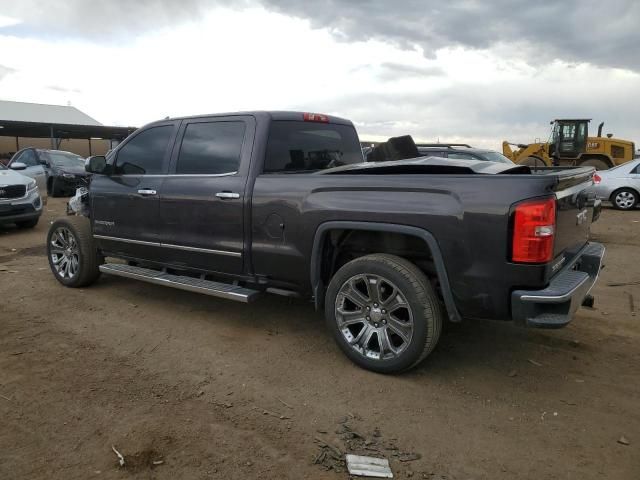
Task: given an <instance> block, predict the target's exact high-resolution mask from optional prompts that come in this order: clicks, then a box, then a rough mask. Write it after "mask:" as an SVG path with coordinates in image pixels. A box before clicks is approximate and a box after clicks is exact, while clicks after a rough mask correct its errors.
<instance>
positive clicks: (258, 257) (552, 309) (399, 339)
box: [47, 112, 604, 373]
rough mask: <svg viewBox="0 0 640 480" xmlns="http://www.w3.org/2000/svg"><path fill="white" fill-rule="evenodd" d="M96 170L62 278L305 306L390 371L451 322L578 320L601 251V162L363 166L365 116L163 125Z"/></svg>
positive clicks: (59, 238) (56, 229) (221, 118)
mask: <svg viewBox="0 0 640 480" xmlns="http://www.w3.org/2000/svg"><path fill="white" fill-rule="evenodd" d="M86 169H87V171H88V172H89V173H92V174H93V177H92V181H91V185H90V188H89V193H88V194H87V195H86V208H85V209H83V211H84V212H85V214H84V216H69V217H66V218H61V219H59V220H57V221H55V222H54V223H53V224H52V225H51V228H50V231H49V234H48V237H47V247H48V257H49V262H50V265H51V269H52V271H53V273H54V275H55V277H56V278H57V279H58V280H59V281H60V282H61V283H62V284H64V285H66V286H68V287H83V286H87V285H89V284H91V283H93V282H94V281H96V279H97V278H98V276H99V274H100V273H101V272H102V273H105V274H110V275H117V276H121V277H126V278H132V279H137V280H142V281H146V282H151V283H155V284H158V285H164V286H170V287H174V288H179V289H184V290H189V291H193V292H200V293H204V294H208V295H213V296H217V297H222V298H226V299H231V300H237V301H241V302H250V301H252V300H255V299H256V297H258V296H259V295H260V294H261V293H263V292H268V293H274V294H281V295H286V296H298V297H303V298H308V299H310V300H311V301H312V302H313V303H314V304H315V307H316V308H318V309H322V308H324V311H325V314H326V320H327V323H328V326H329V329H330V330H331V332H332V333H333V335H334V337H335V339H336V341H337V343H338V345H339V346H340V348H341V349H342V350H343V351H344V353H345V354H346V355H347V356H348V357H349V358H350V359H351V360H353V361H354V362H355V363H357V364H358V365H360V366H362V367H364V368H367V369H370V370H374V371H378V372H385V373H386V372H397V371H401V370H405V369H408V368H411V367H412V366H414V365H416V364H418V363H419V362H420V361H421V360H423V359H424V358H425V357H426V356H427V355H428V354H429V353H430V352H431V351H432V350H433V349H434V347H435V346H436V343H437V342H438V338H439V336H440V332H441V327H442V323H443V322H444V321H446V320H450V321H453V322H459V321H461V320H462V319H500V320H512V321H514V322H517V323H518V324H521V325H523V326H529V327H540V328H558V327H562V326H564V325H566V324H567V323H568V322H569V321H570V320H571V318H572V316H573V314H574V313H575V311H576V310H577V309H578V308H579V307H580V305H581V304H582V303H583V302H584V301H585V299H587V300H589V299H591V300H592V298H591V297H590V296H589V295H588V293H589V290H590V289H591V287H592V286H593V284H594V282H595V281H596V278H597V276H598V272H599V270H600V265H601V261H602V257H603V254H604V248H603V246H602V245H600V244H597V243H593V242H589V228H590V225H591V222H592V221H594V220H595V219H596V218H597V216H598V214H599V211H600V204H599V201H598V200H596V199H595V198H594V196H593V194H589V193H587V191H586V189H587V187H590V186H591V185H592V184H593V180H592V177H593V174H594V170H593V168H589V167H585V168H564V169H559V168H545V169H541V170H536V171H534V172H532V171H531V170H530V168H529V167H526V166H520V165H514V164H506V163H495V162H486V161H470V160H450V159H443V158H431V157H427V158H417V159H408V160H400V161H389V162H377V163H365V162H363V157H362V152H361V149H360V144H359V141H358V136H357V134H356V131H355V129H354V126H353V125H352V123H351V122H349V121H347V120H343V119H340V118H336V117H332V116H327V115H321V114H311V113H295V112H247V113H229V114H221V115H207V116H198V117H188V118H171V119H165V120H162V121H159V122H155V123H152V124H150V125H147V126H145V127H143V128H141V129H139V130H138V131H136V132H135V133H134V134H132V135H131V136H130V137H129V138H128V139H127V140H126V141H124V142H123V143H121V144H120V145H118V147H117V148H116V149H115V150H113V151H112V152H110V153H109V154H108V155H107V156H106V157H102V156H94V157H91V158H90V159H88V160H87V165H86ZM107 259H108V260H107ZM254 308H260V306H259V304H258V306H256V307H254Z"/></svg>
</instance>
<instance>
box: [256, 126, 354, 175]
mask: <svg viewBox="0 0 640 480" xmlns="http://www.w3.org/2000/svg"><path fill="white" fill-rule="evenodd" d="M361 162H364V158H363V156H362V150H361V148H360V143H359V141H358V135H357V134H356V131H355V129H354V128H353V127H352V126H350V125H340V124H333V123H314V122H299V121H289V120H279V121H274V122H272V123H271V128H270V131H269V141H268V143H267V155H266V158H265V164H264V173H299V172H314V171H318V170H325V169H328V168H334V167H340V166H342V165H351V164H354V163H361Z"/></svg>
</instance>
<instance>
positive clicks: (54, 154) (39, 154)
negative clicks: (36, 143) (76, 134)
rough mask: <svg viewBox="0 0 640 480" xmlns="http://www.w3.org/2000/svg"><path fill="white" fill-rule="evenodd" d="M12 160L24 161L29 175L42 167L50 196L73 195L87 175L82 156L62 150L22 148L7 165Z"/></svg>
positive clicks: (26, 172) (11, 161)
mask: <svg viewBox="0 0 640 480" xmlns="http://www.w3.org/2000/svg"><path fill="white" fill-rule="evenodd" d="M13 162H19V163H24V164H25V165H26V166H27V169H26V170H25V174H26V175H29V176H33V175H34V174H37V173H36V172H39V171H40V169H44V172H45V175H46V192H47V194H48V195H51V196H52V197H59V196H62V195H73V193H75V191H76V188H77V187H78V186H79V185H82V184H84V183H85V178H86V176H87V172H86V171H85V169H84V162H85V159H84V157H81V156H80V155H76V154H75V153H71V152H65V151H63V150H45V149H41V148H32V147H29V148H24V149H22V150H20V151H19V152H16V154H15V155H14V156H13V158H11V160H10V162H9V167H11V164H12V163H13Z"/></svg>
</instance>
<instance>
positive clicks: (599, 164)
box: [580, 158, 611, 170]
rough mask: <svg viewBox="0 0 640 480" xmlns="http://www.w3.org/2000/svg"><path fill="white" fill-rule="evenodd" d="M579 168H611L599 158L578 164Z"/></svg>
mask: <svg viewBox="0 0 640 480" xmlns="http://www.w3.org/2000/svg"><path fill="white" fill-rule="evenodd" d="M580 166H581V167H595V169H596V170H608V169H609V168H611V166H610V165H609V164H608V163H607V162H605V161H604V160H601V159H599V158H590V159H588V160H585V161H584V162H582V163H580Z"/></svg>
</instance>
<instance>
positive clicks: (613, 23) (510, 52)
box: [0, 0, 640, 149]
mask: <svg viewBox="0 0 640 480" xmlns="http://www.w3.org/2000/svg"><path fill="white" fill-rule="evenodd" d="M639 47H640V2H639V1H637V0H607V1H602V0H565V1H562V2H560V1H557V0H555V1H547V0H537V1H531V0H492V1H480V0H461V1H460V0H449V1H446V2H443V1H440V0H438V1H430V0H395V1H393V2H391V1H386V0H314V1H306V0H236V1H233V2H224V1H216V0H181V1H180V2H176V1H172V0H165V1H162V0H137V1H128V0H110V1H106V0H105V1H101V2H94V1H92V0H62V1H61V0H20V1H17V0H0V99H3V100H17V101H27V102H40V103H53V104H67V103H70V104H71V105H74V106H76V107H78V108H79V109H81V110H83V111H85V112H86V113H88V114H89V115H91V116H93V117H94V118H96V119H97V120H99V121H101V122H102V123H105V124H115V125H134V126H140V125H142V124H144V123H146V122H149V121H152V120H155V119H158V118H162V117H165V116H167V115H169V116H177V115H192V114H199V113H210V112H224V111H236V110H252V109H293V110H304V111H318V112H323V113H332V114H336V115H341V116H344V117H347V118H350V119H352V120H353V121H354V122H355V123H356V125H357V127H358V130H359V133H360V136H361V138H365V139H384V138H387V137H389V136H393V135H399V134H406V133H410V134H412V135H413V136H414V138H416V139H419V140H423V141H435V140H437V139H440V141H465V142H469V143H473V144H476V145H482V146H487V147H491V148H496V149H497V148H499V146H500V142H501V140H502V139H505V138H506V139H509V140H512V141H517V142H527V141H532V140H534V138H536V137H540V138H545V139H546V137H547V136H548V132H549V125H548V122H549V120H551V119H553V118H555V117H587V118H593V119H594V122H593V127H592V129H593V130H594V131H595V129H596V128H597V123H599V122H600V121H603V120H604V121H606V126H605V131H606V132H613V133H615V134H616V136H618V137H622V138H628V139H631V140H635V141H636V142H638V143H640V48H639Z"/></svg>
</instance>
